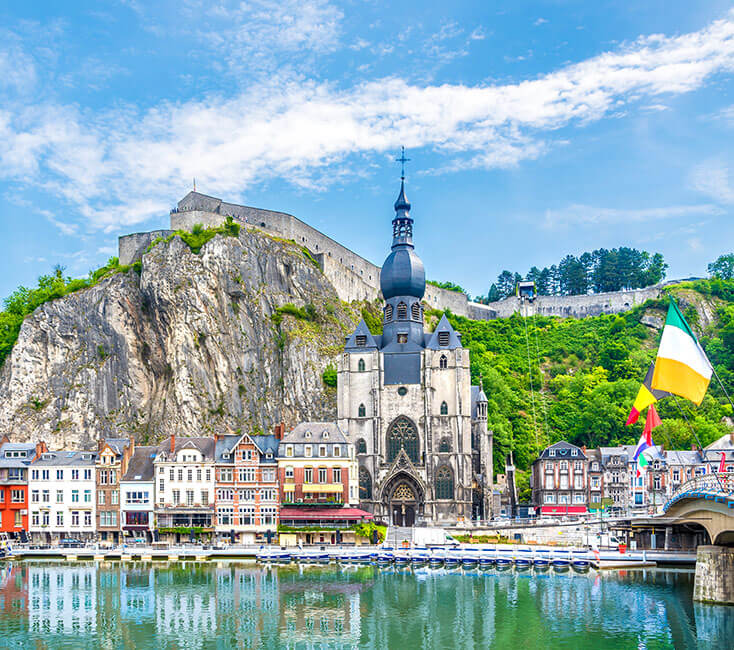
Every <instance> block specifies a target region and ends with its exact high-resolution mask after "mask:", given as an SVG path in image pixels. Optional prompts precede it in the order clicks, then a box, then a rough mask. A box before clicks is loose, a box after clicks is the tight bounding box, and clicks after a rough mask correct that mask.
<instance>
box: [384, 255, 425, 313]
mask: <svg viewBox="0 0 734 650" xmlns="http://www.w3.org/2000/svg"><path fill="white" fill-rule="evenodd" d="M380 289H382V295H383V297H384V298H385V300H389V299H390V298H395V297H396V296H412V297H414V298H419V299H420V298H423V294H424V293H425V292H426V272H425V270H424V268H423V262H422V261H421V258H420V257H418V256H417V255H416V254H415V252H414V251H413V248H412V247H408V246H399V247H396V248H395V249H393V251H392V253H390V254H389V255H388V256H387V259H386V260H385V263H384V264H383V265H382V271H381V272H380Z"/></svg>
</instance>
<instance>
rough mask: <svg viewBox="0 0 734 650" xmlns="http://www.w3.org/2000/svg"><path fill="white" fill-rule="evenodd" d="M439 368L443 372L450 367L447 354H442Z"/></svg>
mask: <svg viewBox="0 0 734 650" xmlns="http://www.w3.org/2000/svg"><path fill="white" fill-rule="evenodd" d="M438 367H439V368H440V369H441V370H446V368H448V367H449V360H448V359H447V358H446V355H445V354H442V355H441V358H440V359H439V360H438Z"/></svg>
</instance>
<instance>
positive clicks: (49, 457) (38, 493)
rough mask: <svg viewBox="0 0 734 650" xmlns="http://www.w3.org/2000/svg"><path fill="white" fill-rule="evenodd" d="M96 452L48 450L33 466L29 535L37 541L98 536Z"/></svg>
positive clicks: (30, 473)
mask: <svg viewBox="0 0 734 650" xmlns="http://www.w3.org/2000/svg"><path fill="white" fill-rule="evenodd" d="M96 455H97V454H96V453H95V452H92V451H46V452H43V453H42V454H41V456H40V458H38V459H37V460H36V461H35V462H34V463H32V464H31V466H30V471H29V477H28V508H29V511H30V523H29V532H30V535H31V538H32V539H33V540H35V541H39V542H46V543H51V542H52V541H57V542H58V541H59V540H60V539H63V538H74V539H81V540H89V539H93V538H94V537H95V515H96V512H95V501H96V499H95V489H96V483H95V476H94V465H95V460H96Z"/></svg>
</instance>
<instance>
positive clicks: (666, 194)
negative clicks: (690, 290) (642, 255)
mask: <svg viewBox="0 0 734 650" xmlns="http://www.w3.org/2000/svg"><path fill="white" fill-rule="evenodd" d="M733 73H734V11H732V7H731V3H729V2H717V1H716V0H707V1H706V2H691V1H686V2H683V1H676V2H673V1H671V0H666V1H660V2H658V1H655V0H650V1H647V2H609V1H606V2H605V1H603V0H601V1H598V2H588V0H586V1H579V2H572V1H567V2H565V1H562V0H555V1H545V2H544V1H535V2H522V1H519V0H514V1H512V2H507V3H502V2H486V1H485V2H458V3H446V2H425V1H424V2H407V1H406V2H401V3H384V2H377V1H369V0H351V1H348V2H341V3H337V2H331V1H330V0H278V1H275V0H252V1H250V2H246V3H245V2H227V1H225V0H221V1H219V2H217V1H204V0H176V1H173V0H169V1H163V2H156V3H153V2H143V1H142V0H140V1H138V0H118V1H117V2H107V3H99V2H84V1H83V0H75V2H73V3H58V2H34V3H28V2H17V1H14V0H10V2H5V3H3V5H2V6H0V143H1V144H0V194H1V195H2V201H0V222H1V223H2V227H3V232H4V235H5V244H6V245H5V254H4V255H3V257H2V259H1V260H0V271H1V272H0V296H6V295H8V294H9V293H10V292H11V291H12V290H13V289H14V288H15V287H16V286H17V285H19V284H31V283H33V282H34V281H35V278H36V277H37V276H38V275H39V274H41V273H45V272H48V271H49V270H50V269H51V268H52V266H53V265H54V264H57V263H60V264H62V265H65V266H66V267H67V271H68V273H70V274H72V275H75V276H76V275H84V274H86V272H87V271H88V270H89V269H91V268H96V267H97V266H99V265H101V264H102V263H104V261H105V260H106V259H107V258H108V257H109V256H110V255H112V254H115V253H116V244H117V237H118V236H119V235H121V234H126V233H129V232H137V231H143V230H150V229H154V228H160V227H166V226H167V223H168V215H167V212H168V210H169V209H170V207H171V206H173V205H174V204H175V203H176V201H177V200H179V199H180V198H181V197H182V196H184V194H185V193H186V192H187V191H188V190H189V189H191V185H192V179H193V178H194V177H195V178H196V183H197V189H198V190H199V191H202V192H205V193H208V194H212V195H214V196H218V197H220V198H223V199H225V200H228V201H233V202H242V203H245V204H247V205H254V206H257V207H263V208H269V209H274V210H283V211H286V212H290V213H292V214H295V215H297V216H298V217H300V218H301V219H303V220H305V221H306V222H308V223H310V224H312V225H314V226H316V227H318V228H320V229H321V230H323V231H324V232H325V233H327V234H329V235H331V236H332V237H334V238H335V239H337V240H338V241H340V242H342V243H344V244H346V245H348V246H350V247H351V248H353V249H354V250H355V251H357V252H358V253H360V254H362V255H364V256H365V257H367V258H369V259H371V260H372V261H374V262H376V263H378V264H379V263H381V262H382V260H383V259H384V257H385V255H386V254H387V251H388V247H389V242H390V232H391V230H390V225H389V224H390V220H391V219H392V215H393V213H392V202H393V201H394V199H395V196H396V194H397V190H398V176H399V168H398V166H397V165H396V164H395V163H394V162H393V160H394V158H395V157H396V156H397V154H398V152H399V148H400V145H405V147H406V148H407V149H408V155H409V157H410V158H411V159H412V161H411V162H410V163H409V165H408V197H409V199H410V200H411V202H412V203H413V211H412V214H413V217H414V218H415V220H416V227H415V233H416V244H417V250H418V252H419V254H420V255H421V257H422V258H423V260H424V262H425V264H426V268H427V274H428V277H429V278H432V279H436V280H452V281H454V282H458V283H459V284H461V285H463V286H464V287H466V288H467V289H468V290H469V291H470V292H471V293H472V294H479V293H486V291H487V288H488V286H489V284H490V283H491V281H492V279H493V278H494V277H496V275H497V274H498V273H499V272H500V271H501V270H502V269H504V268H509V269H511V270H517V271H520V272H522V273H524V272H526V271H527V269H528V268H529V267H530V266H532V265H538V266H543V265H550V264H552V263H554V262H557V261H558V260H559V259H560V258H561V257H562V256H564V255H565V254H567V253H574V254H578V253H581V252H583V251H584V250H592V249H594V248H598V247H607V248H608V247H613V246H620V245H632V246H637V247H639V248H645V249H648V250H651V251H660V252H662V253H663V254H664V255H665V258H666V260H667V261H668V262H669V264H670V271H669V274H668V275H669V277H685V276H689V275H703V274H705V270H706V264H707V263H708V262H709V261H711V260H713V259H715V258H716V257H717V256H718V255H720V254H722V253H725V252H730V251H731V250H732V248H734V245H733V244H732V242H734V223H733V221H732V218H731V215H732V206H734V153H733V152H732V147H731V142H732V136H733V135H734V97H733V96H732V88H733V86H732V75H733Z"/></svg>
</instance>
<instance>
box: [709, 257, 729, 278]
mask: <svg viewBox="0 0 734 650" xmlns="http://www.w3.org/2000/svg"><path fill="white" fill-rule="evenodd" d="M708 272H709V275H710V276H712V277H715V278H719V279H720V280H734V253H729V254H727V255H721V256H719V257H718V258H717V259H716V261H715V262H711V264H709V265H708Z"/></svg>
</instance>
